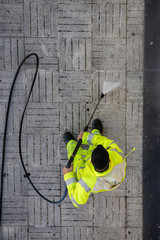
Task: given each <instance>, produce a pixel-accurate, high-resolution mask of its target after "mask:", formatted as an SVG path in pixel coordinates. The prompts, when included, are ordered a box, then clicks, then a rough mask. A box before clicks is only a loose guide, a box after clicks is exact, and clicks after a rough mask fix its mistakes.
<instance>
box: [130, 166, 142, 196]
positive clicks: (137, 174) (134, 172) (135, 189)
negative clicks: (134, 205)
mask: <svg viewBox="0 0 160 240" xmlns="http://www.w3.org/2000/svg"><path fill="white" fill-rule="evenodd" d="M141 183H142V169H141V167H140V166H134V167H130V166H128V168H127V176H126V185H127V196H128V197H135V198H136V197H142V184H141Z"/></svg>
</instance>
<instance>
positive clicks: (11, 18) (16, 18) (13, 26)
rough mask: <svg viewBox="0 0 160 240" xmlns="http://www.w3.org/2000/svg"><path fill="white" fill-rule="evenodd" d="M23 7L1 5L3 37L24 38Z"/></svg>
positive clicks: (0, 26) (14, 4)
mask: <svg viewBox="0 0 160 240" xmlns="http://www.w3.org/2000/svg"><path fill="white" fill-rule="evenodd" d="M22 9H23V6H22V3H15V2H14V3H5V4H3V3H0V12H1V21H0V34H1V36H7V37H8V36H14V37H17V36H23V11H22Z"/></svg>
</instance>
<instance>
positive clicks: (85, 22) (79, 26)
mask: <svg viewBox="0 0 160 240" xmlns="http://www.w3.org/2000/svg"><path fill="white" fill-rule="evenodd" d="M68 17H69V18H71V19H70V21H69V19H67V21H69V22H68V24H67V22H66V21H65V19H66V18H68ZM77 17H78V18H77ZM75 19H76V20H75ZM58 21H60V23H59V25H58V34H59V36H60V37H72V36H74V37H78V38H79V37H91V5H90V4H81V3H79V4H78V3H77V4H70V3H65V4H63V3H59V4H58Z"/></svg>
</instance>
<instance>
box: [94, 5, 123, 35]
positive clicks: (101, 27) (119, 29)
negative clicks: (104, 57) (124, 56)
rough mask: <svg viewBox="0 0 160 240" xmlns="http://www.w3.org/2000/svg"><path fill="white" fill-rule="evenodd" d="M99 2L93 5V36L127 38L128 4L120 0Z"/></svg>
mask: <svg viewBox="0 0 160 240" xmlns="http://www.w3.org/2000/svg"><path fill="white" fill-rule="evenodd" d="M95 2H96V1H95ZM97 2H98V4H94V5H93V36H94V37H99V36H100V37H103V38H105V37H108V38H125V36H126V4H122V2H120V1H117V2H115V1H112V2H109V1H97ZM124 2H125V1H124ZM118 3H119V4H118ZM120 3H121V4H120Z"/></svg>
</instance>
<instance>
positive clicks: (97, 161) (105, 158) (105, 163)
mask: <svg viewBox="0 0 160 240" xmlns="http://www.w3.org/2000/svg"><path fill="white" fill-rule="evenodd" d="M91 162H92V164H93V166H94V168H95V170H96V171H104V170H107V168H108V167H109V154H108V152H107V150H106V149H105V148H104V147H103V146H102V145H98V146H97V147H96V148H95V149H94V150H93V152H92V157H91Z"/></svg>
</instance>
